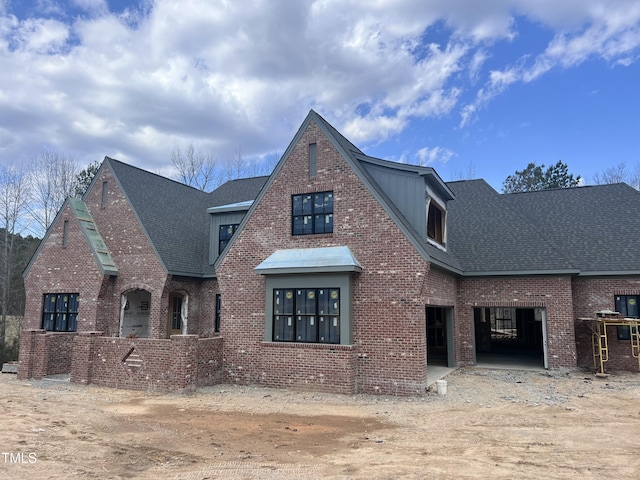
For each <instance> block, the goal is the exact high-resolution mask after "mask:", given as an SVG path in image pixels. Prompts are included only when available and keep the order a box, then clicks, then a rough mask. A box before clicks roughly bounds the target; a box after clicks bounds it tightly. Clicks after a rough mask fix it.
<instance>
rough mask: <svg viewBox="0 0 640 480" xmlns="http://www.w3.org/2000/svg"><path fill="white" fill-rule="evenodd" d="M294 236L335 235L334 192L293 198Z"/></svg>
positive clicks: (308, 194) (307, 194)
mask: <svg viewBox="0 0 640 480" xmlns="http://www.w3.org/2000/svg"><path fill="white" fill-rule="evenodd" d="M291 210H292V233H293V235H312V234H317V233H333V192H318V193H306V194H303V195H293V196H292V197H291Z"/></svg>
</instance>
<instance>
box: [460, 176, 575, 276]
mask: <svg viewBox="0 0 640 480" xmlns="http://www.w3.org/2000/svg"><path fill="white" fill-rule="evenodd" d="M448 185H449V186H450V188H451V190H453V192H454V193H455V200H453V201H452V202H450V203H449V207H448V212H447V228H448V229H449V230H448V232H449V233H448V234H447V238H448V239H449V242H448V248H449V250H450V251H451V253H452V255H454V256H455V257H456V258H457V259H458V261H459V262H460V263H461V265H462V268H463V271H464V274H466V275H485V274H486V275H496V274H536V273H577V272H578V269H577V267H576V265H574V264H573V263H572V262H571V261H570V260H569V258H568V257H567V256H566V254H565V252H564V251H563V250H562V249H560V248H558V246H557V245H555V244H554V243H553V242H550V241H549V240H548V239H546V238H545V237H544V236H543V235H542V234H541V232H539V231H538V229H536V228H535V227H534V226H533V225H531V224H530V223H529V222H527V221H526V220H525V219H523V218H522V217H521V216H520V215H518V214H517V213H516V211H515V210H513V209H512V207H510V206H509V205H508V204H507V203H506V202H505V199H504V198H503V197H504V196H503V195H500V194H498V192H496V191H495V190H494V189H493V188H491V187H490V186H489V184H487V183H486V182H485V181H484V180H473V181H461V182H451V183H449V184H448Z"/></svg>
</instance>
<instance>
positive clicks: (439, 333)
mask: <svg viewBox="0 0 640 480" xmlns="http://www.w3.org/2000/svg"><path fill="white" fill-rule="evenodd" d="M426 317H427V363H428V364H429V365H440V366H445V367H446V366H451V365H452V364H453V358H452V352H453V345H452V343H453V340H452V338H453V332H452V324H453V315H452V309H451V308H445V307H426Z"/></svg>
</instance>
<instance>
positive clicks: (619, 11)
mask: <svg viewBox="0 0 640 480" xmlns="http://www.w3.org/2000/svg"><path fill="white" fill-rule="evenodd" d="M520 3H521V5H520V9H521V12H522V13H524V14H528V15H530V16H531V17H533V18H537V19H539V20H542V21H545V22H546V23H548V24H549V25H551V26H557V25H560V26H562V27H564V28H563V29H562V30H560V31H559V32H558V33H556V35H555V36H554V37H553V39H552V40H551V41H550V42H549V44H548V45H547V48H546V49H545V51H544V52H542V53H540V54H538V55H536V56H535V57H534V61H533V64H530V62H528V60H529V57H530V56H531V55H526V56H523V57H522V58H521V59H520V61H519V62H518V63H516V64H515V65H509V66H506V67H505V68H504V69H503V70H494V71H491V72H490V74H489V79H488V81H487V82H486V84H485V86H484V87H483V88H481V89H479V90H478V92H477V94H476V98H475V100H474V101H473V102H471V103H470V104H467V105H464V106H463V107H462V108H461V111H460V114H461V122H460V126H462V127H464V126H466V125H468V124H469V123H470V122H472V121H473V119H474V118H475V115H477V112H478V111H479V110H480V109H482V108H484V107H485V106H486V105H487V104H488V103H489V102H490V101H491V99H493V98H494V97H496V96H497V95H500V94H501V93H502V92H503V91H504V90H505V89H506V88H508V86H509V85H511V84H513V83H516V82H524V83H528V82H532V81H535V80H536V79H538V78H539V77H541V76H542V75H544V74H546V73H547V72H549V71H550V70H552V69H554V68H564V69H567V68H574V67H577V66H579V65H580V64H582V63H584V62H585V61H587V60H589V59H592V58H600V59H603V60H605V61H607V62H610V63H611V64H615V65H621V66H628V65H630V64H631V63H633V62H635V61H637V59H638V49H640V4H639V3H638V2H636V1H627V0H623V1H619V2H604V1H593V2H582V1H567V2H556V1H549V0H544V1H541V2H540V3H536V2H526V1H522V2H520Z"/></svg>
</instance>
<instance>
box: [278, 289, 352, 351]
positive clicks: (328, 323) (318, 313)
mask: <svg viewBox="0 0 640 480" xmlns="http://www.w3.org/2000/svg"><path fill="white" fill-rule="evenodd" d="M273 341H274V342H306V343H340V289H339V288H282V289H274V291H273Z"/></svg>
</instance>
